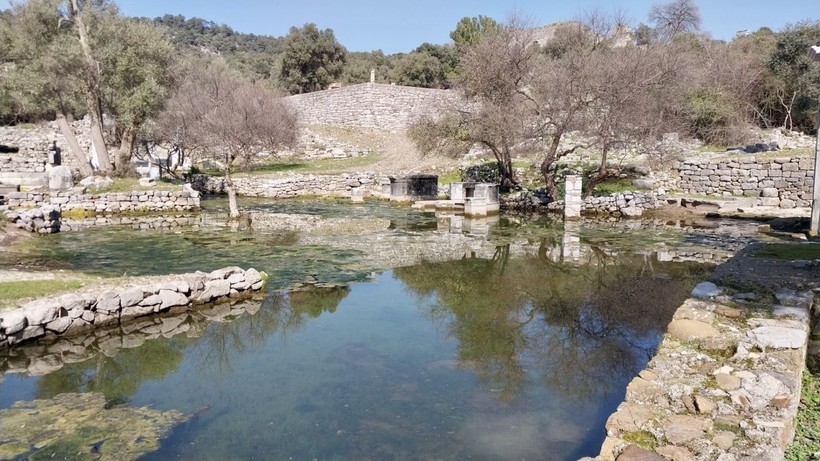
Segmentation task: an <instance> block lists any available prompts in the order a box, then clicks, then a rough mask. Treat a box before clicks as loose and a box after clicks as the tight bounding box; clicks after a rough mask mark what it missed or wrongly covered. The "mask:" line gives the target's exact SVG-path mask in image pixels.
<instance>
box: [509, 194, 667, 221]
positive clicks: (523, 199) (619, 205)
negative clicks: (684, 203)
mask: <svg viewBox="0 0 820 461" xmlns="http://www.w3.org/2000/svg"><path fill="white" fill-rule="evenodd" d="M502 200H503V201H502V208H503V209H506V210H530V211H531V210H539V209H543V208H546V209H547V210H548V211H551V212H563V211H564V201H563V200H556V201H554V202H549V203H547V204H546V206H545V205H544V201H545V200H546V197H542V196H539V195H535V194H528V195H521V196H517V197H511V198H506V199H502ZM666 204H667V201H666V196H665V195H663V194H660V193H658V192H617V193H614V194H611V195H607V196H604V197H587V198H585V199H584V200H583V202H582V203H581V204H580V207H581V214H582V215H584V216H601V215H603V216H606V215H609V216H616V217H620V216H623V217H627V218H637V217H640V216H642V215H643V213H644V212H645V211H647V210H651V209H655V208H660V207H662V206H664V205H666Z"/></svg>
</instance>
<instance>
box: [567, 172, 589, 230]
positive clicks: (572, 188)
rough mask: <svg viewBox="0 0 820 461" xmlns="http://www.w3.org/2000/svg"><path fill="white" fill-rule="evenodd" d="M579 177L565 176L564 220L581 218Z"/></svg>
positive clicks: (581, 200)
mask: <svg viewBox="0 0 820 461" xmlns="http://www.w3.org/2000/svg"><path fill="white" fill-rule="evenodd" d="M581 179H582V178H581V177H580V176H574V175H571V176H567V177H566V182H565V183H564V219H565V220H574V219H580V218H581V205H582V204H583V203H584V201H583V199H582V198H581Z"/></svg>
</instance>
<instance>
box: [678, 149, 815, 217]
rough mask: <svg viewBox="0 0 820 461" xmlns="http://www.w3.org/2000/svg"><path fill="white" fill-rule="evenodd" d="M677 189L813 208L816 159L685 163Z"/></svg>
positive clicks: (784, 205)
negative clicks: (754, 198) (756, 198)
mask: <svg viewBox="0 0 820 461" xmlns="http://www.w3.org/2000/svg"><path fill="white" fill-rule="evenodd" d="M676 169H677V170H678V171H679V174H680V182H679V184H678V189H680V190H681V191H682V192H685V193H687V194H706V195H719V196H745V197H760V200H759V205H764V206H779V207H781V208H794V207H808V206H811V199H812V188H813V185H814V159H813V158H811V157H793V158H788V157H784V158H772V159H764V158H760V159H758V158H755V157H753V156H750V157H740V158H734V159H724V160H701V159H689V160H684V161H683V162H681V163H679V164H678V165H677V166H676Z"/></svg>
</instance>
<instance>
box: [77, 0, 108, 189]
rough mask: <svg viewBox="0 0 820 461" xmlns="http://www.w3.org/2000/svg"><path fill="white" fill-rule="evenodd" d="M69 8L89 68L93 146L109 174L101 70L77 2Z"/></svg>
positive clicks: (101, 164) (87, 94) (89, 104)
mask: <svg viewBox="0 0 820 461" xmlns="http://www.w3.org/2000/svg"><path fill="white" fill-rule="evenodd" d="M69 8H70V10H71V18H72V19H73V20H74V23H75V24H76V25H77V33H78V35H79V36H80V47H81V48H82V50H83V58H84V59H85V65H86V67H87V68H88V69H87V76H86V78H88V79H89V81H88V85H89V87H88V88H87V89H86V91H85V103H86V107H87V109H88V115H89V116H90V117H91V144H92V145H93V146H94V151H95V152H96V153H97V161H98V162H99V164H100V170H102V171H103V172H104V173H107V172H109V171H111V159H110V158H109V156H108V149H107V148H106V147H105V138H104V137H103V125H102V107H101V105H100V98H99V90H100V88H99V85H100V70H99V68H98V67H97V62H96V61H95V60H94V56H93V55H92V54H91V46H90V45H89V44H88V30H87V29H86V28H85V23H84V22H83V17H82V14H80V7H79V6H78V4H77V0H71V1H70V2H69Z"/></svg>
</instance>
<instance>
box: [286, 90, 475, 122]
mask: <svg viewBox="0 0 820 461" xmlns="http://www.w3.org/2000/svg"><path fill="white" fill-rule="evenodd" d="M285 99H286V100H287V101H288V102H289V103H290V104H291V105H292V106H293V107H294V108H295V109H296V110H297V111H298V113H299V119H300V121H301V122H302V123H304V124H308V125H341V126H357V127H366V128H382V129H401V128H406V127H407V126H409V125H410V124H411V123H412V122H414V121H416V120H418V119H420V118H422V117H423V116H425V115H432V114H435V113H436V112H437V111H439V110H441V108H442V107H444V106H446V105H448V104H454V103H456V102H457V101H458V100H459V97H458V93H456V92H455V91H451V90H435V89H428V88H415V87H409V86H398V85H385V84H379V83H361V84H358V85H351V86H346V87H342V88H337V89H333V90H325V91H317V92H314V93H307V94H299V95H293V96H288V97H287V98H285Z"/></svg>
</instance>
